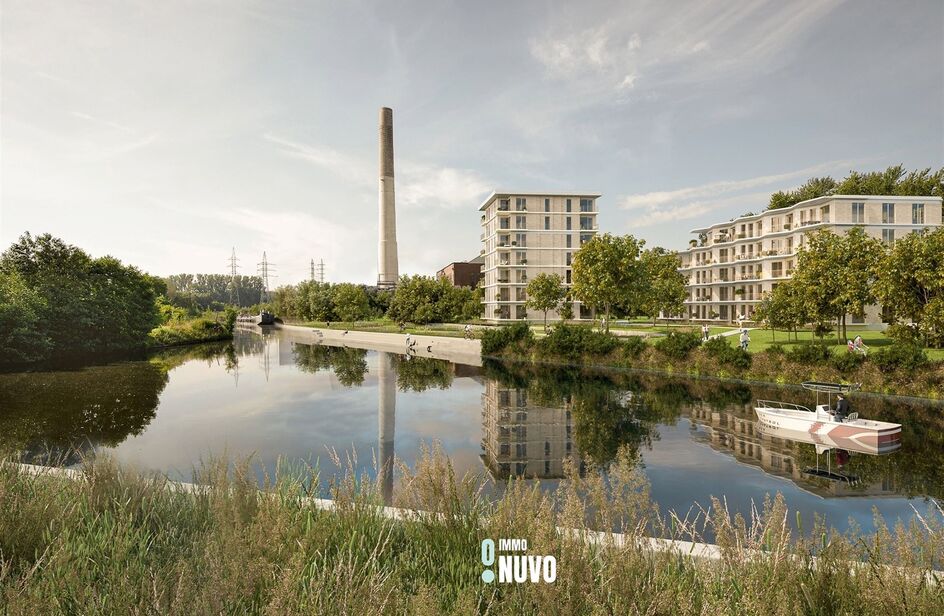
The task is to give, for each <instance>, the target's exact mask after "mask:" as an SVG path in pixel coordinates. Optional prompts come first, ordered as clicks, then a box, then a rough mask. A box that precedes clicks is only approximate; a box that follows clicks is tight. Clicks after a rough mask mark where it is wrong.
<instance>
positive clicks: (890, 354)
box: [869, 343, 928, 372]
mask: <svg viewBox="0 0 944 616" xmlns="http://www.w3.org/2000/svg"><path fill="white" fill-rule="evenodd" d="M869 360H870V361H872V362H873V363H875V365H876V366H878V367H879V369H880V370H881V371H882V372H891V371H893V370H908V371H910V370H915V369H917V368H920V367H921V366H923V365H924V364H926V363H927V362H928V355H927V353H925V352H924V350H923V349H922V348H921V347H919V346H918V345H915V344H900V343H898V344H893V345H891V346H887V347H885V348H882V349H879V350H877V351H875V352H873V353H872V354H871V355H869Z"/></svg>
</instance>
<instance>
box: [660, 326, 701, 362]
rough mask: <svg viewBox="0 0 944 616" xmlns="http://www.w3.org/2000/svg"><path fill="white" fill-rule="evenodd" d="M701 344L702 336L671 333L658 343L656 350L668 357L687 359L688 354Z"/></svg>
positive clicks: (689, 333) (691, 333) (688, 333)
mask: <svg viewBox="0 0 944 616" xmlns="http://www.w3.org/2000/svg"><path fill="white" fill-rule="evenodd" d="M700 344H701V336H699V335H698V334H696V333H695V332H669V334H668V335H667V336H666V337H665V338H663V339H662V340H659V341H658V342H656V349H658V350H659V352H660V353H662V354H663V355H665V356H666V357H671V358H673V359H685V358H686V357H688V354H689V353H691V352H692V351H693V350H694V349H697V348H698V345H700Z"/></svg>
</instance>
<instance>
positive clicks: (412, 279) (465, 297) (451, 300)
mask: <svg viewBox="0 0 944 616" xmlns="http://www.w3.org/2000/svg"><path fill="white" fill-rule="evenodd" d="M474 297H475V293H474V292H473V291H472V290H471V289H468V288H466V287H454V286H452V285H451V284H450V283H449V281H448V280H446V279H445V278H433V277H431V276H419V275H415V276H401V277H400V281H399V282H398V283H397V288H396V290H395V291H394V293H393V297H392V298H391V299H390V307H389V308H388V310H387V316H388V317H390V318H391V319H392V320H393V321H396V322H410V323H420V324H423V323H452V322H458V321H466V320H471V319H475V318H478V317H479V316H480V314H481V304H480V303H478V302H475V301H474Z"/></svg>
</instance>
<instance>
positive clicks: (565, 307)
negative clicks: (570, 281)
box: [557, 297, 574, 321]
mask: <svg viewBox="0 0 944 616" xmlns="http://www.w3.org/2000/svg"><path fill="white" fill-rule="evenodd" d="M557 314H558V315H560V318H561V319H563V320H564V321H569V320H571V319H572V318H574V305H573V304H572V303H571V299H570V297H565V298H564V302H563V303H562V304H561V305H560V308H559V309H558V310H557Z"/></svg>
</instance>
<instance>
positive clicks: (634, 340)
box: [620, 336, 649, 358]
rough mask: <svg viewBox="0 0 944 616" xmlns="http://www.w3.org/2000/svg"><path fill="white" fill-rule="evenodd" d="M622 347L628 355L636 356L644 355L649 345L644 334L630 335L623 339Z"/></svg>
mask: <svg viewBox="0 0 944 616" xmlns="http://www.w3.org/2000/svg"><path fill="white" fill-rule="evenodd" d="M620 347H622V349H623V352H624V353H625V354H626V355H627V356H628V357H632V358H636V357H639V356H640V355H642V353H643V351H645V350H646V349H647V348H648V347H649V345H648V344H646V341H645V340H644V339H643V338H642V336H628V337H626V338H623V339H622V341H621V342H620Z"/></svg>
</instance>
